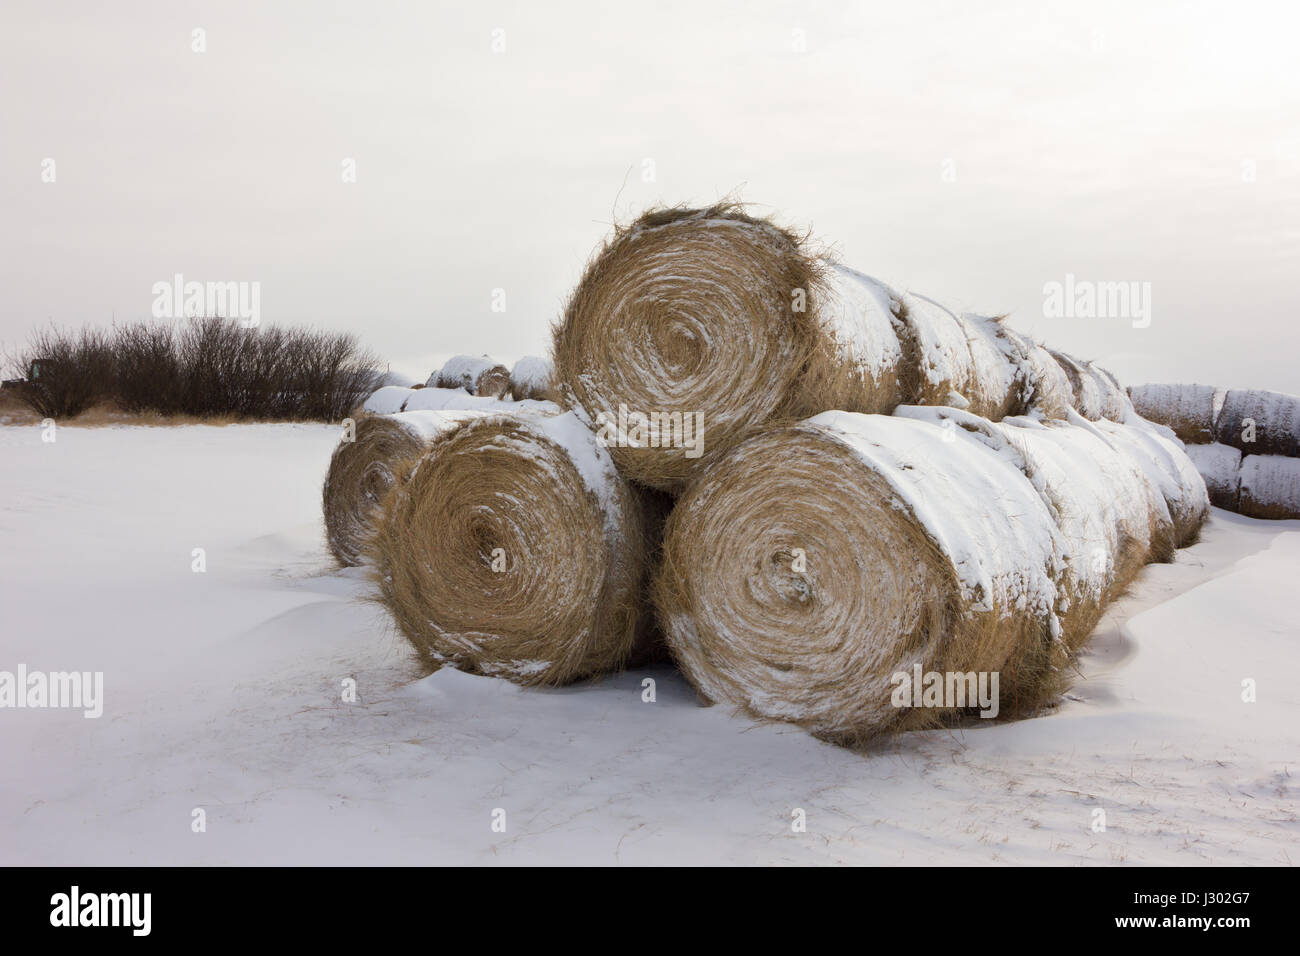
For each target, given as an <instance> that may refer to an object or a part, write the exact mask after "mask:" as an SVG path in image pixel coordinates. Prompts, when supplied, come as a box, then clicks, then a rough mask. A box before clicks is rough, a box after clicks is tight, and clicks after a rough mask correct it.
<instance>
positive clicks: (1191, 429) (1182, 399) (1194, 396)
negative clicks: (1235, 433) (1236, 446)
mask: <svg viewBox="0 0 1300 956" xmlns="http://www.w3.org/2000/svg"><path fill="white" fill-rule="evenodd" d="M1128 395H1129V398H1130V399H1131V400H1132V401H1133V407H1134V408H1135V409H1136V410H1137V413H1138V414H1139V415H1141V416H1142V417H1143V418H1147V419H1150V420H1151V421H1153V422H1159V423H1160V424H1161V425H1168V426H1169V427H1170V428H1172V429H1173V430H1174V434H1175V435H1177V436H1178V437H1179V438H1181V439H1182V440H1183V441H1185V442H1191V443H1197V444H1200V443H1205V442H1212V441H1214V386H1213V385H1153V384H1148V385H1134V386H1133V387H1132V388H1130V389H1129V390H1128Z"/></svg>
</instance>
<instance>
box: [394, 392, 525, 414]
mask: <svg viewBox="0 0 1300 956" xmlns="http://www.w3.org/2000/svg"><path fill="white" fill-rule="evenodd" d="M547 404H549V403H547V402H532V401H529V402H525V403H523V404H522V405H520V403H518V402H511V401H507V400H503V399H500V398H494V397H492V396H491V395H471V394H469V392H466V391H465V390H464V389H460V388H436V387H435V388H420V389H415V390H414V391H412V392H411V394H410V395H409V396H407V399H406V402H405V403H404V404H403V405H402V411H404V412H418V411H449V410H452V411H454V410H458V409H469V410H476V411H499V412H507V411H512V410H513V411H528V410H529V409H530V407H533V406H537V405H547Z"/></svg>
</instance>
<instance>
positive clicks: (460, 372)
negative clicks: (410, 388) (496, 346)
mask: <svg viewBox="0 0 1300 956" xmlns="http://www.w3.org/2000/svg"><path fill="white" fill-rule="evenodd" d="M427 384H428V385H429V386H436V387H437V388H459V389H464V390H465V391H467V392H469V393H470V394H471V395H479V396H487V397H489V398H500V397H501V396H503V395H505V393H506V392H508V391H509V390H510V370H509V369H508V368H506V367H505V366H504V365H498V364H497V363H496V362H494V361H492V359H490V358H488V357H487V356H486V355H481V356H480V355H454V356H452V357H451V358H449V359H448V360H447V364H446V365H444V366H443V367H442V368H441V369H439V370H438V371H437V372H436V373H435V374H434V375H432V376H430V377H429V381H428V383H427Z"/></svg>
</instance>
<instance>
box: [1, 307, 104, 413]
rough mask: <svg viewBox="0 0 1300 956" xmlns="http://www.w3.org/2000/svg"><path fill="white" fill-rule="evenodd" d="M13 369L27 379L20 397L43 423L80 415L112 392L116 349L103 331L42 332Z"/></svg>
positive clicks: (34, 336) (53, 329) (17, 358)
mask: <svg viewBox="0 0 1300 956" xmlns="http://www.w3.org/2000/svg"><path fill="white" fill-rule="evenodd" d="M11 364H12V366H13V369H14V372H15V373H16V374H17V376H18V377H20V378H25V379H27V382H26V383H25V384H24V385H23V386H22V387H21V388H20V390H19V396H20V397H21V398H22V400H23V401H24V402H25V403H26V404H27V406H28V407H29V408H31V409H32V410H33V411H34V412H36V413H37V414H38V415H40V416H42V417H44V418H70V417H72V416H74V415H79V414H80V413H81V412H83V411H85V409H86V408H87V407H88V406H90V405H92V404H93V403H95V402H97V401H99V400H100V399H102V398H103V397H105V395H107V394H108V393H109V392H110V391H111V390H112V378H113V356H112V345H111V342H110V340H109V336H108V335H107V334H105V333H104V332H103V331H101V330H98V329H80V330H76V331H73V330H70V329H59V328H56V327H55V326H53V325H50V326H47V327H45V328H41V329H38V330H36V331H35V332H33V333H32V335H31V337H30V338H29V339H28V341H27V345H26V346H25V347H24V348H23V349H21V350H20V351H19V352H18V354H17V355H16V356H15V357H14V359H13V360H12V362H11Z"/></svg>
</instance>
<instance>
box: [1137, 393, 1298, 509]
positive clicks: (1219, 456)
mask: <svg viewBox="0 0 1300 956" xmlns="http://www.w3.org/2000/svg"><path fill="white" fill-rule="evenodd" d="M1130 395H1131V397H1132V399H1133V404H1134V407H1135V408H1136V409H1137V410H1138V411H1139V412H1140V413H1141V414H1143V415H1144V416H1145V417H1147V418H1149V419H1151V420H1152V421H1155V422H1160V423H1161V424H1164V425H1167V426H1169V427H1170V428H1172V429H1173V430H1174V432H1175V433H1176V434H1177V435H1178V437H1179V438H1181V439H1182V440H1183V441H1185V442H1187V443H1188V444H1187V448H1186V451H1187V455H1188V456H1189V458H1190V460H1191V461H1192V462H1193V464H1194V465H1195V467H1196V468H1197V470H1198V471H1199V472H1200V474H1201V476H1202V478H1203V479H1204V480H1205V484H1206V486H1207V487H1208V488H1209V490H1210V500H1211V501H1212V502H1213V504H1214V505H1215V506H1216V507H1219V508H1226V509H1227V510H1229V511H1239V512H1240V513H1241V514H1244V515H1248V516H1250V517H1252V518H1300V479H1298V478H1297V476H1298V475H1300V398H1297V397H1296V396H1294V395H1286V394H1283V393H1281V392H1268V391H1262V390H1258V389H1232V390H1229V391H1227V392H1224V391H1222V390H1217V389H1215V388H1214V387H1213V386H1210V385H1139V386H1135V387H1134V388H1132V389H1130Z"/></svg>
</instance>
